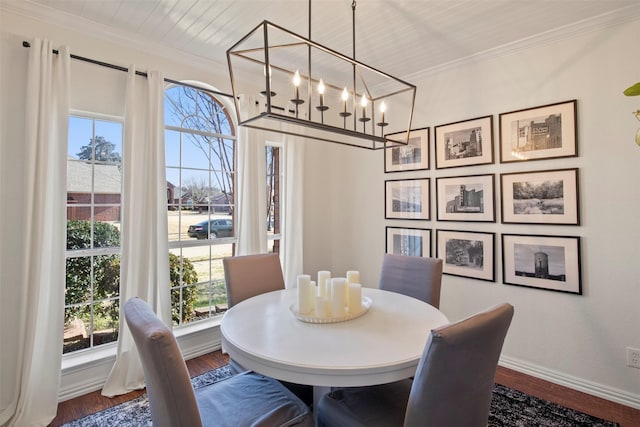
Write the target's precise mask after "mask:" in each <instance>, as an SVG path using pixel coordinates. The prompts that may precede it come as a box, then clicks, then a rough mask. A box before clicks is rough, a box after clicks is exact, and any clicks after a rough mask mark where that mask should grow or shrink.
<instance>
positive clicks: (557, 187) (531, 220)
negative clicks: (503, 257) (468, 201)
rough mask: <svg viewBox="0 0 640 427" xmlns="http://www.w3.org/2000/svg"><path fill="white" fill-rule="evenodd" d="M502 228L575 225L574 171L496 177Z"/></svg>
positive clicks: (575, 191) (575, 193) (576, 202)
mask: <svg viewBox="0 0 640 427" xmlns="http://www.w3.org/2000/svg"><path fill="white" fill-rule="evenodd" d="M500 188H501V191H502V197H501V213H502V216H501V218H502V223H503V224H508V223H512V224H550V225H554V224H566V225H579V224H580V215H579V205H580V203H579V201H578V169H576V168H574V169H557V170H546V171H535V172H522V173H503V174H501V175H500Z"/></svg>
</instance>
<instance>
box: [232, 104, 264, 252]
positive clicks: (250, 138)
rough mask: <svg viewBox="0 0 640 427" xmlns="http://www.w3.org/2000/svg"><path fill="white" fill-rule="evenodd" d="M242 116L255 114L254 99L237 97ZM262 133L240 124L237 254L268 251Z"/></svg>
mask: <svg viewBox="0 0 640 427" xmlns="http://www.w3.org/2000/svg"><path fill="white" fill-rule="evenodd" d="M239 108H240V110H241V111H242V112H243V113H242V117H248V116H249V117H253V116H255V115H257V114H258V106H257V104H256V100H255V99H253V98H251V97H247V96H244V95H241V96H240V99H239ZM264 142H265V140H264V132H262V131H258V130H255V129H250V128H247V127H244V126H240V127H239V129H238V141H237V148H238V154H237V155H238V163H237V168H236V177H237V181H236V201H235V202H236V209H237V212H236V221H237V226H236V231H237V233H238V234H237V236H236V237H237V239H238V243H237V245H236V255H250V254H256V253H265V252H267V221H266V218H267V166H266V162H267V159H266V154H265V152H266V151H265V144H264Z"/></svg>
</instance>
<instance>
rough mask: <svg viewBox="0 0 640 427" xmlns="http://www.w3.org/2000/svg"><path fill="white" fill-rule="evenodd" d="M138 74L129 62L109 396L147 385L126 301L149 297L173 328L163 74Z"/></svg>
mask: <svg viewBox="0 0 640 427" xmlns="http://www.w3.org/2000/svg"><path fill="white" fill-rule="evenodd" d="M147 74H148V77H147V78H146V79H145V78H144V77H140V76H136V74H135V67H134V66H131V67H129V76H128V81H127V93H126V104H125V123H124V133H125V136H124V147H123V151H124V156H123V188H122V231H121V245H122V260H121V263H120V329H119V333H118V349H117V353H116V363H115V364H114V366H113V368H112V370H111V373H110V374H109V378H107V382H106V384H105V385H104V387H103V389H102V394H103V395H105V396H109V397H111V396H115V395H119V394H124V393H128V392H130V391H131V390H135V389H140V388H143V387H144V375H143V372H142V365H141V363H140V358H139V356H138V352H137V350H136V346H135V343H134V342H133V337H132V336H131V333H130V332H129V328H128V327H127V326H126V322H125V319H124V313H123V306H124V303H125V301H127V300H128V299H129V298H132V297H140V298H142V299H143V300H145V301H147V302H148V303H149V305H151V307H152V308H153V309H154V311H155V312H156V313H157V315H158V317H160V319H162V321H163V322H165V324H167V326H169V327H171V293H170V281H169V246H168V241H167V192H166V182H167V180H166V171H165V149H164V77H163V75H162V74H161V73H159V72H157V71H150V72H148V73H147Z"/></svg>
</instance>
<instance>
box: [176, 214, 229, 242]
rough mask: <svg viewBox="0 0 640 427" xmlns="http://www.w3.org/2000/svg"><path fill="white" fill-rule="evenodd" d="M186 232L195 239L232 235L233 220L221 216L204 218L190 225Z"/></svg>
mask: <svg viewBox="0 0 640 427" xmlns="http://www.w3.org/2000/svg"><path fill="white" fill-rule="evenodd" d="M187 234H188V235H189V237H195V238H196V239H207V238H209V239H216V238H218V237H232V236H233V221H231V220H230V219H222V218H216V219H206V220H204V221H201V222H199V223H197V224H194V225H190V226H189V230H187Z"/></svg>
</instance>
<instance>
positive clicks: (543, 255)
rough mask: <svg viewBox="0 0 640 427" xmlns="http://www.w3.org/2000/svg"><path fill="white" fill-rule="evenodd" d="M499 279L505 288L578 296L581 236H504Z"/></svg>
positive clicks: (579, 292)
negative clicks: (521, 287) (500, 277)
mask: <svg viewBox="0 0 640 427" xmlns="http://www.w3.org/2000/svg"><path fill="white" fill-rule="evenodd" d="M502 279H503V281H504V283H505V284H507V285H517V286H526V287H529V288H538V289H547V290H550V291H558V292H568V293H572V294H579V295H581V294H582V285H581V273H580V237H575V236H534V235H525V234H503V235H502Z"/></svg>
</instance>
